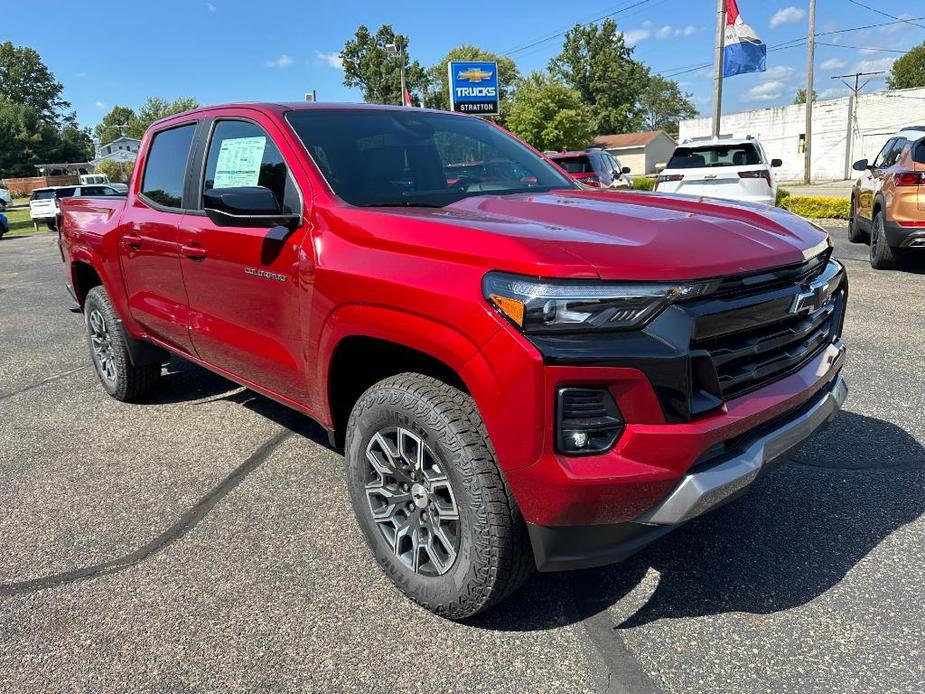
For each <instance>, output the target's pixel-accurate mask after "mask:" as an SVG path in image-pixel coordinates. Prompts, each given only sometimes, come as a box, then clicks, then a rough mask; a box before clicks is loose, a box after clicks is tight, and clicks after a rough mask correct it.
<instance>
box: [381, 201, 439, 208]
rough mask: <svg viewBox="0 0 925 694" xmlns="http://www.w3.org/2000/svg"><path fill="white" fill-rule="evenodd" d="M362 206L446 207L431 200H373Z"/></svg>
mask: <svg viewBox="0 0 925 694" xmlns="http://www.w3.org/2000/svg"><path fill="white" fill-rule="evenodd" d="M363 207H446V205H437V204H436V203H432V202H410V201H403V202H373V203H370V204H368V205H363Z"/></svg>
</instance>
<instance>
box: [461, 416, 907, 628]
mask: <svg viewBox="0 0 925 694" xmlns="http://www.w3.org/2000/svg"><path fill="white" fill-rule="evenodd" d="M923 512H925V448H923V447H922V445H921V444H920V443H919V442H918V441H917V440H916V439H915V438H913V437H912V436H911V435H910V434H908V433H907V432H906V431H904V430H903V429H901V428H900V427H898V426H896V425H894V424H891V423H889V422H885V421H881V420H878V419H874V418H871V417H866V416H863V415H859V414H855V413H852V412H842V413H841V414H839V416H838V417H837V418H836V420H835V422H834V423H833V424H832V426H831V427H830V428H829V429H827V430H826V431H825V432H821V433H820V434H818V435H817V436H816V437H815V438H814V439H812V440H811V441H809V442H807V443H806V444H804V445H803V446H802V447H801V448H800V449H799V450H798V451H796V452H795V453H794V455H792V456H791V459H790V461H789V462H788V463H786V464H784V465H782V466H781V467H780V468H778V469H777V470H775V471H774V472H772V473H771V474H769V475H768V476H767V477H765V478H763V479H761V480H759V481H758V482H757V483H756V485H755V488H754V489H752V490H751V492H750V493H749V494H747V495H745V496H743V497H742V498H741V499H739V500H737V501H735V502H733V503H731V504H729V505H728V506H725V507H723V508H720V509H717V510H716V511H714V512H713V513H709V514H707V515H705V516H703V517H702V518H698V519H696V520H694V521H692V522H691V523H689V524H688V525H687V526H686V527H684V528H680V529H678V530H677V531H675V532H674V533H672V534H670V535H668V536H667V537H666V538H664V539H662V540H661V541H659V542H656V543H655V544H653V545H650V546H649V547H648V548H646V549H645V550H643V551H642V552H640V553H639V554H637V555H635V556H634V557H632V558H630V559H629V560H627V561H626V562H624V563H623V564H618V565H615V566H611V567H606V568H602V569H595V570H588V571H581V572H576V573H571V574H570V573H562V574H538V575H536V576H534V578H533V579H531V581H530V582H528V584H527V585H526V586H525V587H524V589H523V590H522V591H521V592H520V593H519V594H518V595H516V596H514V597H513V598H512V599H511V600H509V601H508V602H506V603H502V604H501V605H499V606H498V607H497V608H495V609H494V610H493V611H491V612H489V613H488V614H486V615H484V616H481V617H479V618H477V619H475V620H472V624H473V625H474V626H480V627H483V628H489V629H498V630H505V631H506V630H518V631H519V630H532V629H545V628H551V627H556V626H563V625H565V624H569V623H575V622H580V621H585V620H589V621H590V618H591V617H593V616H595V615H597V614H599V613H601V612H603V611H605V610H609V609H610V608H612V607H613V608H615V609H614V610H612V612H611V616H612V617H615V618H616V621H617V622H619V623H618V624H617V625H616V626H613V624H614V623H613V622H612V621H611V620H610V619H607V620H603V621H604V622H605V623H606V625H607V626H606V627H605V628H606V630H607V631H612V630H613V629H628V628H632V627H637V626H641V625H644V624H647V623H650V622H654V621H656V620H659V619H676V618H682V617H700V616H706V615H712V614H719V613H725V612H746V613H752V614H771V613H774V612H779V611H781V610H787V609H790V608H793V607H798V606H800V605H804V604H806V603H808V602H810V601H811V600H813V599H814V598H816V597H818V596H819V595H821V594H822V593H824V592H826V591H827V590H829V589H830V588H832V587H834V586H836V585H837V584H838V583H839V582H840V581H841V580H842V579H843V578H844V577H845V575H846V574H847V573H848V572H849V571H850V570H851V569H852V568H853V567H854V566H855V565H856V564H858V562H860V561H861V560H862V559H864V557H866V556H867V555H868V554H869V553H870V552H871V551H873V550H874V549H875V548H876V547H877V546H878V545H879V544H880V543H881V542H882V541H883V540H884V539H885V538H887V537H888V536H889V535H890V534H891V533H893V532H894V531H895V530H897V529H899V528H900V527H902V526H903V525H905V524H907V523H910V522H913V521H915V520H916V519H917V518H919V517H920V516H921V515H922V514H923ZM653 569H654V570H655V572H657V576H653V575H652V573H651V571H652V570H653ZM647 574H649V576H648V577H647ZM644 579H646V580H644ZM656 581H657V584H656V585H655V587H654V590H652V587H651V584H652V583H655V582H656ZM646 593H650V594H648V597H647V598H646V597H645V595H646ZM640 594H641V596H640V597H637V596H638V595H640ZM560 596H561V598H562V599H563V600H564V602H565V605H564V607H563V609H562V610H561V611H559V612H558V613H554V612H553V611H550V610H549V604H550V601H551V600H554V599H559V597H560ZM621 601H622V603H621ZM640 602H641V603H642V604H641V605H637V603H640ZM544 605H545V606H546V608H545V609H544V608H543V606H544ZM593 621H594V624H595V625H596V626H595V627H594V628H597V629H599V628H600V623H601V620H593ZM599 636H600V635H599ZM614 636H615V635H614V634H612V633H611V634H609V635H608V636H606V638H613V637H614Z"/></svg>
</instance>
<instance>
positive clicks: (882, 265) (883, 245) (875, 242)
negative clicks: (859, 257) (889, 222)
mask: <svg viewBox="0 0 925 694" xmlns="http://www.w3.org/2000/svg"><path fill="white" fill-rule="evenodd" d="M885 222H886V217H885V216H884V214H883V211H882V210H878V211H877V212H875V213H874V221H873V224H872V226H871V234H870V266H871V267H872V268H873V269H874V270H893V269H894V268H895V267H896V250H895V249H894V248H893V247H891V246H890V244H889V243H888V242H887V238H886V229H885V226H884V224H885Z"/></svg>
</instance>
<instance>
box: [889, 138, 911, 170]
mask: <svg viewBox="0 0 925 694" xmlns="http://www.w3.org/2000/svg"><path fill="white" fill-rule="evenodd" d="M907 144H909V140H907V139H906V138H904V137H897V138H896V143H895V144H894V145H893V149H892V151H891V152H890V157H889V159H887V162H886V166H895V165H896V162H898V161H899V158H900V157H901V156H902V155H903V150H904V149H905V148H906V145H907Z"/></svg>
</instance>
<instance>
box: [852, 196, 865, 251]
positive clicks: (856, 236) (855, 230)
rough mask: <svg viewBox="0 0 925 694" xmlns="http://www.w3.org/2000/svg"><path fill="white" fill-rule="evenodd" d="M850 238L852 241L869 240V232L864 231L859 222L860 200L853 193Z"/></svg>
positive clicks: (861, 241)
mask: <svg viewBox="0 0 925 694" xmlns="http://www.w3.org/2000/svg"><path fill="white" fill-rule="evenodd" d="M848 240H849V241H851V243H864V242H865V241H867V233H866V232H864V231H862V230H861V227H860V225H859V224H858V201H857V198H855V197H854V196H853V195H852V196H851V213H850V216H849V217H848Z"/></svg>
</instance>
